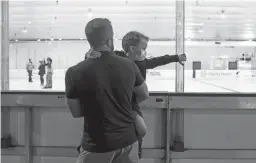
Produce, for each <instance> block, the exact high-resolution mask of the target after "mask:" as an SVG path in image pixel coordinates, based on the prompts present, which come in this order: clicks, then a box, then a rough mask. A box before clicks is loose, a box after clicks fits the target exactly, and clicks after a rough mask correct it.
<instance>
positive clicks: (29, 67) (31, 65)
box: [26, 59, 34, 82]
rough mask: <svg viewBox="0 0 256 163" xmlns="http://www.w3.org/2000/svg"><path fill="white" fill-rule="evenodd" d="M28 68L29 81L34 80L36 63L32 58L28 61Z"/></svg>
mask: <svg viewBox="0 0 256 163" xmlns="http://www.w3.org/2000/svg"><path fill="white" fill-rule="evenodd" d="M26 69H27V72H28V82H33V80H32V72H33V69H34V64H33V63H32V61H31V59H29V60H28V63H27V65H26Z"/></svg>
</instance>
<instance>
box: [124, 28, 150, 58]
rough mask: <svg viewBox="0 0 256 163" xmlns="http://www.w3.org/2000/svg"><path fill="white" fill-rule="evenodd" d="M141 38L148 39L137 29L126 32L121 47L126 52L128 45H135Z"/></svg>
mask: <svg viewBox="0 0 256 163" xmlns="http://www.w3.org/2000/svg"><path fill="white" fill-rule="evenodd" d="M141 39H145V40H147V41H148V40H149V38H148V37H147V36H145V35H143V34H142V33H140V32H137V31H131V32H128V33H127V34H126V35H125V36H124V37H123V39H122V48H123V50H124V51H125V52H126V53H128V52H129V47H130V46H135V47H137V46H138V45H139V43H140V41H141Z"/></svg>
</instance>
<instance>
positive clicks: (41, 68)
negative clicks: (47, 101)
mask: <svg viewBox="0 0 256 163" xmlns="http://www.w3.org/2000/svg"><path fill="white" fill-rule="evenodd" d="M39 63H40V66H39V67H38V70H39V72H38V75H39V76H40V83H41V86H43V85H44V75H45V66H46V63H45V60H40V61H39Z"/></svg>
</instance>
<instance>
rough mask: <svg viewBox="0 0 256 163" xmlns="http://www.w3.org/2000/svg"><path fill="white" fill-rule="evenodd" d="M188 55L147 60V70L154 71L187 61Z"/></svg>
mask: <svg viewBox="0 0 256 163" xmlns="http://www.w3.org/2000/svg"><path fill="white" fill-rule="evenodd" d="M186 59H187V58H186V55H185V54H181V55H164V56H160V57H154V58H150V59H145V61H146V68H147V69H153V68H156V67H158V66H163V65H167V64H169V63H172V62H183V61H186Z"/></svg>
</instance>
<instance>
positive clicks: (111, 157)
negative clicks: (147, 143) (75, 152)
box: [76, 142, 139, 163]
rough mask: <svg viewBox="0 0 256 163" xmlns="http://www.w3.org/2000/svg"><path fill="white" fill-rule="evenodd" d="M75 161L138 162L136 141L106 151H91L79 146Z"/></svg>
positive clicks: (104, 162) (79, 162)
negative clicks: (120, 147)
mask: <svg viewBox="0 0 256 163" xmlns="http://www.w3.org/2000/svg"><path fill="white" fill-rule="evenodd" d="M78 149H79V156H78V159H77V161H76V163H138V162H139V157H138V142H135V143H134V144H132V145H129V146H127V147H124V148H122V149H118V150H115V151H111V152H107V153H93V152H88V151H86V150H84V149H83V148H82V147H81V146H80V147H79V148H78Z"/></svg>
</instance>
